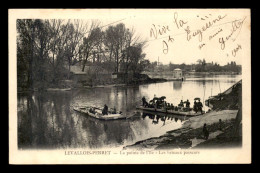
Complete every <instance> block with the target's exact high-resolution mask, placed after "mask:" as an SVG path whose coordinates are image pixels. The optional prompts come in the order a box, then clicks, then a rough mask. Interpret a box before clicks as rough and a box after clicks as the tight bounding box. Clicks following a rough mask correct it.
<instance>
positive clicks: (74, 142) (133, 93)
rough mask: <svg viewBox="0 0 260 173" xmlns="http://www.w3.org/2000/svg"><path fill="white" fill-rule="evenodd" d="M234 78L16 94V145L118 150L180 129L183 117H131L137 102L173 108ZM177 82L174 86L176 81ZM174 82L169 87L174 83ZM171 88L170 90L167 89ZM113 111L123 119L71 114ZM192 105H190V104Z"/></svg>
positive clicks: (233, 81)
mask: <svg viewBox="0 0 260 173" xmlns="http://www.w3.org/2000/svg"><path fill="white" fill-rule="evenodd" d="M238 80H239V78H232V79H231V78H226V79H222V78H221V79H219V80H218V79H210V80H208V79H207V78H205V80H202V81H201V80H196V79H194V80H187V81H184V82H180V81H174V82H173V81H171V82H164V83H155V84H147V85H140V86H132V87H104V88H92V89H81V90H72V91H66V92H34V93H25V94H19V95H18V100H17V101H18V105H17V108H18V147H19V148H20V149H27V148H37V149H41V148H49V149H56V148H103V147H121V148H122V147H123V146H124V145H130V144H133V143H135V142H136V141H139V140H144V139H146V138H150V137H156V136H160V135H163V134H164V133H165V132H166V131H169V130H173V129H176V128H179V127H181V126H182V123H183V121H185V117H181V116H180V117H176V116H165V115H160V114H156V115H154V114H151V113H141V114H137V113H136V109H135V107H136V106H137V105H140V104H141V98H142V97H143V96H145V97H146V98H147V100H149V98H152V97H153V96H154V94H156V95H157V96H162V95H164V96H166V97H167V98H166V100H167V101H168V102H171V103H174V105H177V103H179V101H180V99H182V98H183V99H184V100H186V99H189V100H190V101H191V100H192V99H193V98H195V97H198V96H200V97H201V96H203V93H204V88H203V87H202V86H203V85H205V86H206V90H205V98H207V97H208V96H210V95H211V89H212V94H213V95H214V94H217V93H218V92H219V90H220V89H221V90H222V91H224V89H225V88H226V89H227V88H228V87H230V86H231V85H232V84H233V83H235V82H236V81H238ZM176 82H177V83H176ZM178 82H180V83H178ZM174 83H175V84H174ZM173 86H175V87H173ZM104 104H107V105H108V106H109V107H114V106H115V107H116V109H117V110H121V111H122V112H124V113H125V114H126V115H127V116H129V117H130V116H133V115H135V116H134V117H132V118H130V119H127V120H115V121H100V120H97V119H94V118H92V117H88V116H86V115H83V114H79V113H76V112H74V111H73V109H72V108H73V106H75V105H87V106H93V105H96V106H103V105H104ZM191 106H192V105H191Z"/></svg>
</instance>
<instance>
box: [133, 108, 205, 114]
mask: <svg viewBox="0 0 260 173" xmlns="http://www.w3.org/2000/svg"><path fill="white" fill-rule="evenodd" d="M136 109H140V110H144V111H149V112H153V113H164V114H173V115H182V116H198V115H201V112H197V113H196V112H195V111H193V110H191V111H180V110H179V111H175V110H167V112H166V110H165V109H155V108H149V107H143V106H137V107H136ZM203 113H205V111H203Z"/></svg>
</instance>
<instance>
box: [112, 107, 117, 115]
mask: <svg viewBox="0 0 260 173" xmlns="http://www.w3.org/2000/svg"><path fill="white" fill-rule="evenodd" d="M112 114H116V107H115V106H114V109H113V111H112Z"/></svg>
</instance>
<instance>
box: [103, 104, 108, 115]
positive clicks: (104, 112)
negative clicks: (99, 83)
mask: <svg viewBox="0 0 260 173" xmlns="http://www.w3.org/2000/svg"><path fill="white" fill-rule="evenodd" d="M102 114H103V115H108V107H107V105H106V104H105V105H104V109H103V110H102Z"/></svg>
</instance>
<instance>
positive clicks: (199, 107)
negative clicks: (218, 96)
mask: <svg viewBox="0 0 260 173" xmlns="http://www.w3.org/2000/svg"><path fill="white" fill-rule="evenodd" d="M197 107H198V111H200V112H201V114H202V107H203V105H202V103H201V102H200V100H199V102H198V103H197ZM196 113H197V112H196Z"/></svg>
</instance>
